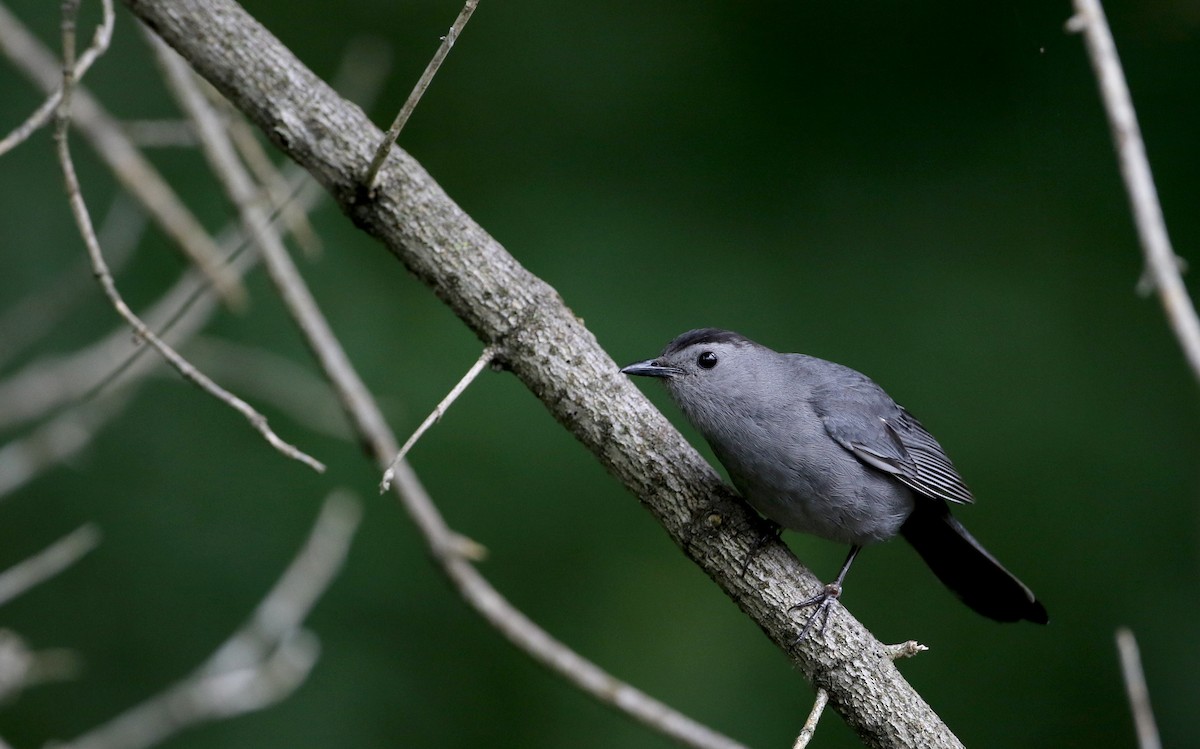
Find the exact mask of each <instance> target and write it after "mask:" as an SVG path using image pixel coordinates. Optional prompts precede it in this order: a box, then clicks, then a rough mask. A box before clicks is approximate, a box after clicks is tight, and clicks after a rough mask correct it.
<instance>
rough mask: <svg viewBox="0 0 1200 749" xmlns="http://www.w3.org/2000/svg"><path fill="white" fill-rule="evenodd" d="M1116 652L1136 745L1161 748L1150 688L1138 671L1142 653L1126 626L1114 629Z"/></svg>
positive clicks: (1142, 747) (1144, 748)
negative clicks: (1151, 704)
mask: <svg viewBox="0 0 1200 749" xmlns="http://www.w3.org/2000/svg"><path fill="white" fill-rule="evenodd" d="M1117 654H1118V655H1119V656H1120V658H1121V676H1122V678H1123V679H1124V680H1125V694H1127V695H1128V696H1129V709H1130V711H1131V712H1132V713H1133V725H1134V728H1135V729H1136V730H1137V738H1138V747H1139V749H1162V740H1161V739H1159V737H1158V726H1157V725H1156V724H1155V722H1154V711H1153V710H1151V709H1150V690H1149V689H1148V688H1147V687H1146V674H1145V673H1144V672H1143V671H1142V656H1141V653H1140V652H1138V644H1137V639H1136V638H1135V637H1134V636H1133V632H1132V631H1131V630H1129V629H1128V628H1126V627H1120V628H1119V629H1117Z"/></svg>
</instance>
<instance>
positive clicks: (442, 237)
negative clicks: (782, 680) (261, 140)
mask: <svg viewBox="0 0 1200 749" xmlns="http://www.w3.org/2000/svg"><path fill="white" fill-rule="evenodd" d="M125 3H126V5H127V6H128V7H129V8H131V9H132V10H133V12H134V13H135V14H136V15H137V16H139V17H140V18H141V19H142V20H143V21H144V22H145V23H146V24H147V25H149V26H150V27H151V28H152V29H153V30H154V31H156V32H157V33H158V34H159V35H160V36H161V37H162V38H163V39H164V40H165V41H167V43H169V44H170V45H171V46H173V47H174V48H175V49H176V50H177V51H178V52H180V54H182V55H183V57H184V58H185V59H187V60H188V61H189V63H190V64H191V65H192V66H193V68H195V69H196V70H197V72H199V73H200V74H201V75H202V76H203V77H205V78H206V79H208V81H209V82H210V83H212V84H213V85H214V86H215V87H216V88H217V89H218V90H219V91H221V93H222V94H224V95H225V96H226V97H227V98H228V99H229V100H230V101H231V102H233V103H234V105H235V106H237V107H238V108H239V109H240V110H242V112H243V113H245V114H246V115H247V116H248V117H249V119H250V120H251V121H252V122H253V123H255V124H256V125H257V126H258V127H259V128H261V129H262V130H263V131H264V132H265V133H266V134H267V135H268V137H270V138H271V139H272V141H273V142H274V143H275V144H276V145H278V146H279V147H280V148H281V149H282V150H283V151H284V152H285V153H287V154H288V156H290V157H291V158H292V159H294V160H295V161H296V162H297V163H299V164H301V165H302V166H304V167H305V168H306V169H308V170H309V171H310V172H311V173H312V174H313V175H314V176H315V177H316V179H317V180H318V181H319V182H320V183H321V184H322V185H324V186H325V188H326V189H327V190H328V191H329V192H330V193H331V194H332V195H333V197H334V198H335V200H337V202H338V203H339V205H340V206H341V208H342V210H343V211H344V212H346V213H347V214H348V215H349V216H350V217H351V219H352V220H353V221H355V223H356V224H357V225H358V226H360V227H361V228H362V229H363V230H364V231H366V232H368V233H369V234H371V235H372V236H374V237H376V238H377V239H379V240H380V241H381V242H382V243H383V244H384V246H385V247H386V248H387V249H388V250H389V251H390V252H392V253H393V254H394V255H395V256H396V257H397V258H398V259H399V260H401V261H402V262H403V263H404V264H405V265H406V266H407V267H408V269H409V270H410V271H412V272H413V273H414V274H415V275H416V276H417V277H419V278H420V279H421V280H422V281H423V282H425V283H426V284H427V285H428V286H429V287H430V288H431V289H432V290H433V291H434V293H436V294H437V295H438V297H439V298H441V299H442V300H443V301H444V302H445V303H446V304H447V305H449V306H450V308H451V309H452V310H453V311H454V312H455V313H456V314H457V315H458V316H459V317H460V318H461V319H462V320H463V322H464V323H465V324H467V325H468V326H469V327H470V328H471V330H473V331H474V332H475V334H476V335H477V336H478V337H479V338H480V339H481V340H482V341H483V342H484V344H485V345H489V346H495V347H496V350H497V351H498V352H499V357H498V358H499V361H501V362H502V363H504V364H505V365H506V366H507V367H508V368H509V369H511V371H512V372H513V373H514V374H515V375H516V376H517V377H518V378H519V379H520V380H521V381H522V382H523V383H524V384H525V385H526V386H527V387H528V388H529V389H530V390H531V391H532V392H533V393H534V394H535V395H536V396H537V397H538V398H539V399H541V400H542V402H543V403H544V404H545V405H546V407H547V409H549V411H550V412H551V413H552V414H553V415H554V417H555V418H556V419H557V420H558V421H559V422H560V423H561V424H562V425H563V426H564V427H566V428H567V429H568V430H569V431H570V432H571V433H572V434H573V435H574V436H575V437H576V439H578V440H579V441H580V442H581V443H583V445H584V446H585V447H587V448H588V449H589V450H590V451H592V453H593V454H594V455H595V456H596V458H597V459H598V460H600V461H601V463H602V464H603V465H604V466H605V467H606V468H607V469H608V470H609V471H610V472H611V473H612V474H613V475H614V476H615V477H617V478H618V479H619V480H620V481H621V482H622V483H623V484H624V485H625V486H626V487H627V488H629V489H630V491H632V492H633V493H634V494H636V495H637V496H638V497H639V498H640V499H641V500H642V502H643V503H644V504H645V506H646V507H647V508H648V509H649V510H650V511H651V513H653V515H654V516H655V517H656V518H657V519H658V521H659V522H660V523H661V524H662V525H663V527H664V529H665V530H666V531H667V532H668V534H669V535H670V536H671V538H672V539H673V540H674V541H675V543H676V544H677V545H679V547H680V548H681V549H682V550H683V551H684V553H685V554H687V555H688V556H689V557H690V558H691V559H692V560H693V561H694V562H695V563H696V564H697V565H698V566H700V567H701V569H703V570H704V571H705V573H706V574H708V575H709V576H710V577H711V578H712V579H713V580H714V581H715V582H716V583H717V584H718V585H719V586H720V587H721V588H722V589H723V590H724V591H725V592H726V594H727V595H729V597H730V598H731V599H732V600H733V601H734V602H735V603H736V604H737V605H738V606H739V607H741V608H742V610H743V611H745V612H746V613H747V615H749V616H750V617H751V618H752V619H753V620H754V621H755V622H756V623H758V624H759V626H760V627H761V628H762V629H763V630H764V631H765V632H766V634H767V635H768V636H769V637H770V638H771V639H772V640H773V641H774V642H775V643H777V644H778V645H779V646H780V647H781V648H782V649H783V650H785V652H787V653H788V655H789V656H790V657H791V658H792V659H793V661H794V662H795V663H796V664H797V666H798V667H799V668H800V670H801V671H802V672H803V673H804V675H805V676H806V677H807V678H808V680H809V681H810V682H812V683H813V684H814V685H816V686H819V687H822V688H824V689H825V690H826V691H827V692H828V694H829V703H830V705H831V706H832V707H833V708H834V709H835V710H836V711H837V712H838V713H839V714H841V715H842V716H843V717H844V718H845V720H846V721H847V722H848V723H849V724H850V726H851V727H852V728H853V729H854V730H855V731H857V732H858V734H859V735H860V736H861V737H862V738H863V740H864V741H865V742H866V743H867V744H868V745H870V746H875V747H899V746H923V747H957V746H960V744H959V742H958V740H957V739H956V738H955V737H954V736H953V734H952V733H951V732H950V731H949V729H948V728H947V727H946V726H945V725H944V724H943V723H942V721H941V720H940V719H939V718H938V717H937V715H936V714H934V713H933V711H932V710H931V709H930V708H929V706H928V705H927V704H926V703H925V702H924V700H922V699H921V697H920V696H919V695H918V694H917V693H916V692H915V691H914V690H913V689H912V687H911V686H910V685H909V684H908V683H907V682H906V681H905V680H904V678H903V677H902V676H901V675H900V673H899V671H898V670H897V669H896V667H895V666H894V664H893V663H892V660H891V658H890V657H889V655H888V651H887V650H886V648H885V646H883V645H882V644H880V643H879V642H878V641H877V640H875V639H874V638H873V637H872V636H871V635H870V633H868V632H867V631H866V630H865V629H863V627H862V626H861V625H860V624H858V622H857V621H855V620H854V619H853V617H851V616H849V615H848V614H847V613H846V612H845V611H844V609H839V610H838V612H837V614H835V616H834V617H833V618H832V619H831V621H830V625H829V628H828V630H827V632H826V635H825V637H824V638H823V639H822V638H808V639H806V640H804V641H803V642H800V643H798V644H797V643H794V640H795V638H796V632H797V629H796V624H795V622H794V621H793V620H792V619H791V618H790V617H789V616H788V615H787V607H788V606H789V605H791V604H793V603H795V602H796V601H798V600H801V599H803V598H806V597H807V596H809V595H811V594H812V593H813V592H815V591H816V590H817V589H818V588H819V582H818V581H817V580H816V579H815V578H814V577H813V576H812V575H811V574H810V573H809V572H808V571H807V570H805V569H804V568H803V567H802V566H801V565H800V564H799V563H798V562H797V561H796V560H795V558H794V557H793V556H792V555H791V554H790V553H789V552H788V551H787V550H786V547H784V546H783V545H782V544H779V543H773V544H770V545H768V546H767V548H765V549H764V550H763V551H762V552H760V553H759V554H758V556H757V557H755V561H754V563H753V564H752V565H750V568H749V571H748V572H747V574H746V575H745V576H744V577H741V576H739V574H738V573H739V571H740V567H741V564H740V562H741V560H742V559H743V558H744V556H745V555H746V554H747V553H748V552H749V550H750V547H751V546H752V545H753V542H754V540H755V538H756V537H757V533H759V532H762V530H763V528H762V525H761V521H760V520H758V518H757V516H755V515H754V514H753V513H752V512H751V511H750V510H749V508H748V507H746V506H745V505H744V504H743V503H742V502H741V501H740V500H738V499H737V498H736V497H735V495H734V494H733V493H732V492H731V491H730V490H729V489H728V488H726V487H725V486H723V485H722V483H721V481H720V480H719V478H718V476H717V474H716V472H715V471H714V470H713V469H712V468H711V467H710V466H709V465H708V464H707V463H705V461H704V460H703V458H701V456H700V455H699V454H698V453H697V452H696V451H695V450H694V449H692V448H691V447H690V446H689V445H688V444H687V442H686V441H685V440H684V439H683V438H682V436H681V435H680V434H679V433H678V432H677V431H676V430H675V429H674V428H673V427H672V426H671V425H670V424H669V423H668V422H667V421H666V419H665V418H664V417H663V416H662V415H661V414H659V413H658V412H657V411H656V410H655V409H654V408H653V407H652V406H651V405H650V404H649V403H648V401H646V399H645V398H644V397H643V396H642V395H641V394H640V393H639V392H638V391H637V390H636V389H635V388H634V387H633V386H632V385H630V384H629V383H627V382H625V381H624V379H623V378H621V377H619V376H618V375H617V367H616V365H615V364H614V363H613V361H612V359H610V358H609V356H608V355H607V354H606V353H605V352H604V350H603V349H602V348H601V347H600V345H599V344H598V343H597V342H596V340H595V337H594V336H593V335H592V334H591V333H590V332H589V331H588V330H587V329H586V328H585V327H584V326H583V324H582V322H581V321H580V320H579V319H578V318H577V317H576V316H575V315H574V313H572V312H571V310H570V309H569V308H567V307H566V305H565V304H564V303H563V301H562V299H561V298H560V297H559V296H558V294H557V293H556V292H555V291H554V289H553V288H551V287H550V286H549V285H548V284H546V283H545V282H544V281H542V280H541V279H540V278H538V277H536V276H534V275H533V274H531V273H530V272H529V271H527V270H526V269H525V268H524V267H522V266H521V265H520V263H518V262H517V261H516V260H515V259H514V258H513V257H512V256H511V255H509V254H508V253H507V252H506V251H505V250H504V248H503V247H501V246H500V244H499V243H498V242H496V240H494V239H493V238H491V237H490V236H489V235H488V234H487V233H486V232H485V231H484V230H483V229H482V228H481V227H480V226H479V225H478V224H476V223H475V222H474V221H472V220H471V218H470V217H469V216H468V215H467V214H466V213H465V212H463V210H462V209H461V208H459V207H458V206H457V205H456V204H455V203H454V202H453V201H452V200H451V199H450V198H449V197H448V196H447V195H446V194H445V193H444V192H443V191H442V189H441V188H440V187H439V186H438V185H437V183H435V182H434V181H433V179H432V178H431V177H430V176H429V175H428V174H427V173H426V172H425V170H424V169H422V168H421V166H420V165H419V164H418V163H417V162H416V161H415V160H414V159H412V158H411V157H410V156H408V155H407V154H406V153H404V152H403V151H400V150H398V149H397V150H394V151H393V152H392V155H391V156H390V157H389V159H388V161H387V163H386V164H385V166H384V169H383V170H382V172H381V173H380V175H379V182H378V185H377V189H378V192H377V198H376V199H375V200H370V201H367V200H364V199H363V197H361V196H365V195H366V191H365V190H363V189H362V186H361V184H360V181H359V177H360V175H362V174H363V173H364V171H365V170H366V167H367V165H368V163H369V162H370V159H371V156H372V153H373V149H374V147H375V145H376V144H378V142H379V138H380V135H381V134H380V132H379V130H378V129H377V128H375V127H374V126H373V125H372V124H371V123H370V121H369V120H368V119H367V118H366V116H365V115H364V114H363V112H362V111H361V110H360V109H359V108H358V107H356V106H354V105H353V104H350V103H348V102H346V101H344V100H342V99H341V98H340V97H338V96H337V94H336V93H335V92H334V91H333V90H332V89H331V88H330V87H329V86H327V85H326V84H325V83H324V82H322V81H321V80H320V79H319V78H317V77H316V76H315V75H313V73H312V72H311V71H309V70H308V69H307V68H305V67H304V66H303V65H302V64H301V63H300V62H299V61H298V60H297V59H296V58H295V56H294V55H292V54H291V53H290V52H289V51H288V50H287V49H286V48H285V47H284V46H283V45H282V44H281V43H280V42H279V41H278V40H277V39H275V38H274V37H273V36H272V35H271V34H270V33H269V32H268V31H267V30H266V29H265V28H263V27H262V26H261V25H259V24H258V23H257V22H256V21H255V20H254V19H253V18H251V17H250V16H249V15H248V14H247V13H246V12H245V11H244V10H243V9H242V8H240V7H239V6H238V5H237V4H236V3H233V2H231V1H230V0H203V1H202V0H125Z"/></svg>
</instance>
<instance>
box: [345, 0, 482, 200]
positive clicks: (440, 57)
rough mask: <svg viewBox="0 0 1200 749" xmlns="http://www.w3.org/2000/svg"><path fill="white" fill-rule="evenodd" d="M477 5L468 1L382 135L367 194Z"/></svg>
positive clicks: (475, 0)
mask: <svg viewBox="0 0 1200 749" xmlns="http://www.w3.org/2000/svg"><path fill="white" fill-rule="evenodd" d="M477 5H479V0H467V2H466V4H464V5H463V9H462V10H461V11H459V13H458V18H456V19H454V25H453V26H451V27H450V31H448V32H447V33H446V35H445V36H443V37H442V43H441V44H440V45H438V48H437V52H435V53H434V54H433V59H431V60H430V61H429V64H428V65H426V66H425V72H424V73H421V77H420V78H418V79H417V84H416V85H415V86H413V90H412V92H411V93H409V95H408V99H406V100H405V101H404V106H402V107H400V112H399V113H398V114H397V115H396V119H395V121H394V122H392V126H391V127H390V128H388V131H387V133H386V134H385V135H384V136H383V140H382V141H380V143H379V148H378V149H376V151H375V158H373V159H371V166H370V167H369V168H368V169H367V175H366V176H365V177H364V178H363V185H365V186H366V188H367V192H373V191H374V190H375V180H376V179H377V178H378V177H379V170H380V169H382V168H383V162H384V161H386V160H387V156H388V153H390V152H391V150H392V146H393V145H395V143H396V139H397V138H399V137H400V131H401V130H403V129H404V125H405V123H407V122H408V118H409V117H412V113H413V110H414V109H416V108H417V102H419V101H421V97H422V96H424V95H425V89H427V88H429V84H430V82H432V81H433V77H434V76H435V75H437V72H438V68H440V67H441V66H442V62H443V61H444V60H445V59H446V55H448V54H450V48H451V47H453V46H454V43H455V42H456V41H458V35H459V34H461V33H462V31H463V29H464V28H466V26H467V21H470V20H471V14H472V13H474V12H475V7H476V6H477Z"/></svg>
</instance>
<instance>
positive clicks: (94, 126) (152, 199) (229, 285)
mask: <svg viewBox="0 0 1200 749" xmlns="http://www.w3.org/2000/svg"><path fill="white" fill-rule="evenodd" d="M0 51H2V52H3V53H4V54H5V56H7V57H8V59H9V60H10V61H11V62H12V64H13V66H14V67H16V68H17V69H18V70H21V71H22V72H24V73H25V75H26V76H27V77H28V78H29V79H30V80H31V81H33V83H34V84H35V85H37V86H38V87H39V88H41V89H42V90H43V91H45V92H47V93H51V92H53V91H55V90H58V89H60V88H61V82H62V66H61V65H60V64H59V62H58V61H57V60H55V59H54V55H53V54H52V53H51V52H50V50H48V49H47V48H46V47H45V45H43V44H42V43H41V42H40V41H39V40H38V39H37V37H36V36H34V35H33V34H32V33H30V31H29V30H28V29H27V28H26V27H25V25H24V24H22V23H21V21H20V19H19V18H17V16H16V15H14V14H13V13H12V12H11V11H10V10H8V8H6V7H5V6H4V4H3V2H0ZM73 89H74V90H73V91H72V94H71V96H72V99H73V101H72V104H71V107H70V112H71V118H72V122H73V124H75V125H76V126H78V128H79V130H80V132H82V133H83V135H84V137H85V138H87V139H88V141H89V143H91V145H92V148H93V150H95V152H96V154H97V155H98V156H99V157H100V158H101V159H102V160H103V161H104V162H105V163H106V164H107V165H108V167H109V169H111V170H112V172H113V175H114V176H116V178H117V180H118V181H119V182H120V183H121V185H122V186H123V187H124V188H125V189H126V190H127V191H128V192H129V194H131V195H133V196H134V197H135V198H137V199H138V201H139V202H140V203H141V204H142V205H143V206H145V208H146V212H147V213H149V214H150V216H151V217H152V218H153V219H154V222H155V223H156V224H157V225H158V226H159V227H160V228H161V229H162V230H163V232H164V233H166V234H167V236H169V237H171V239H172V240H173V241H174V242H175V244H176V245H177V246H178V247H179V249H180V251H182V253H183V254H184V256H186V257H187V259H188V261H189V262H190V263H191V264H192V265H194V266H196V268H197V269H198V270H199V271H200V272H201V273H202V274H203V275H204V277H205V278H207V279H208V282H209V283H211V284H212V285H213V287H214V288H215V289H216V291H217V293H218V294H219V295H220V296H221V299H222V300H223V301H224V302H225V304H226V305H228V306H230V307H232V308H235V309H237V308H241V307H244V306H245V303H246V289H245V287H244V286H243V285H242V282H241V279H240V278H238V277H237V276H236V275H234V274H233V273H232V271H231V270H230V269H229V268H227V267H226V266H225V261H224V260H223V259H222V256H221V253H220V250H219V249H218V248H217V246H216V243H215V242H213V240H212V238H211V237H210V236H209V235H208V232H206V231H205V229H204V226H203V225H202V224H201V223H200V221H199V220H198V219H197V218H196V217H195V215H193V214H192V212H191V210H190V209H188V207H187V206H186V205H185V204H184V202H183V201H182V200H181V199H180V198H179V196H178V195H177V194H176V193H175V191H174V190H173V189H172V188H171V186H170V184H168V183H167V181H166V180H165V179H163V177H162V175H161V174H159V172H158V170H157V169H155V168H154V166H153V165H152V164H151V163H150V161H149V160H148V159H146V157H145V156H143V155H142V153H141V151H140V150H138V148H137V146H136V145H134V143H133V141H132V140H130V138H129V136H127V135H126V134H125V132H124V131H123V130H122V128H121V125H120V123H119V122H117V120H116V119H115V118H114V117H112V115H110V114H108V112H107V111H105V109H104V107H102V106H100V103H99V102H97V101H96V99H95V98H93V97H92V96H90V95H89V94H88V93H87V91H86V90H84V89H83V87H80V86H73ZM60 109H61V102H60Z"/></svg>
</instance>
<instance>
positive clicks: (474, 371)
mask: <svg viewBox="0 0 1200 749" xmlns="http://www.w3.org/2000/svg"><path fill="white" fill-rule="evenodd" d="M495 358H496V347H495V346H487V347H486V348H484V349H483V353H482V354H480V355H479V358H478V359H477V360H475V363H474V364H472V365H471V368H470V369H468V370H467V373H466V374H465V375H463V377H462V379H461V380H459V381H458V384H457V385H455V386H454V387H453V388H451V390H450V392H449V393H448V394H447V395H446V397H445V398H442V402H441V403H438V404H437V406H436V407H435V408H434V409H433V412H432V413H430V414H429V415H428V416H426V417H425V421H422V422H421V426H419V427H417V431H415V432H413V433H412V436H411V437H409V438H408V441H406V442H405V443H404V445H403V447H401V448H400V451H399V452H398V453H396V457H394V458H392V461H391V462H390V463H388V466H387V470H385V471H384V472H383V480H382V481H380V482H379V493H380V494H383V493H384V492H386V491H387V490H388V489H390V488H391V486H392V477H393V475H394V474H395V473H396V466H397V465H399V464H400V461H402V460H404V456H406V455H408V451H409V450H411V449H412V447H413V445H415V444H417V440H419V439H421V436H422V435H424V434H425V432H427V431H429V427H431V426H433V425H434V424H436V423H437V422H439V421H441V420H442V417H443V416H444V415H445V414H446V410H447V409H448V408H450V405H451V404H452V403H454V401H456V400H458V396H460V395H462V394H463V391H464V390H466V389H467V387H469V386H470V384H471V383H472V382H474V381H475V378H476V377H478V376H479V373H480V372H482V371H483V368H484V367H486V366H487V365H488V364H491V363H492V360H493V359H495Z"/></svg>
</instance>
